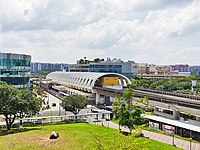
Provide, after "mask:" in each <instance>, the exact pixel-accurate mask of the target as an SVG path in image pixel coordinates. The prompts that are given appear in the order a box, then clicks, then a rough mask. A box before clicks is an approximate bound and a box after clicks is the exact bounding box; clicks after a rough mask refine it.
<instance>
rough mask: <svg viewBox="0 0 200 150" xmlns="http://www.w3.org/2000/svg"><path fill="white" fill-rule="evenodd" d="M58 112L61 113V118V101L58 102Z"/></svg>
mask: <svg viewBox="0 0 200 150" xmlns="http://www.w3.org/2000/svg"><path fill="white" fill-rule="evenodd" d="M58 111H59V116H60V100H58Z"/></svg>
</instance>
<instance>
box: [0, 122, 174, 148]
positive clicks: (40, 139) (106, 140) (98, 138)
mask: <svg viewBox="0 0 200 150" xmlns="http://www.w3.org/2000/svg"><path fill="white" fill-rule="evenodd" d="M52 131H56V132H58V133H59V136H60V137H59V138H58V139H56V140H49V135H50V133H51V132H52ZM130 138H131V137H129V136H128V137H127V136H124V135H122V134H121V133H119V132H118V130H115V129H110V128H107V127H101V126H95V125H89V124H84V123H79V124H61V125H48V126H38V127H29V128H26V131H25V132H20V133H13V134H8V135H2V136H0V149H2V150H10V149H12V150H15V149H19V150H36V149H42V150H47V149H48V150H49V149H50V150H82V149H83V150H88V149H91V150H95V149H103V148H104V149H109V150H111V149H119V148H117V146H121V147H123V145H124V144H127V145H130V146H131V147H134V146H135V147H136V148H137V149H149V150H155V149H156V150H163V149H165V150H175V149H178V148H176V147H173V146H171V145H167V144H163V143H161V142H157V141H154V140H150V139H146V138H134V139H130ZM131 142H132V143H131ZM114 143H116V144H114ZM130 143H131V144H132V145H131V144H130ZM114 145H116V147H114ZM129 149H131V148H129Z"/></svg>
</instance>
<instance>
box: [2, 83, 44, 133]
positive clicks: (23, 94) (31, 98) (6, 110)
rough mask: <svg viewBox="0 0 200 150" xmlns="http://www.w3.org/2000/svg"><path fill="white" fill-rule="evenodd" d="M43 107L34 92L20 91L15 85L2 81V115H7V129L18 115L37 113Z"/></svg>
mask: <svg viewBox="0 0 200 150" xmlns="http://www.w3.org/2000/svg"><path fill="white" fill-rule="evenodd" d="M40 108H41V100H40V99H38V98H36V95H35V94H34V93H31V92H29V91H20V90H18V89H17V88H15V87H14V86H11V85H8V84H6V83H4V82H0V115H4V116H5V121H6V127H7V130H10V129H11V126H12V124H13V123H14V121H15V119H16V117H21V118H22V117H24V116H25V115H29V114H30V113H32V114H35V113H37V112H38V111H39V110H40Z"/></svg>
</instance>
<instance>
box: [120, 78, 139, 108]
mask: <svg viewBox="0 0 200 150" xmlns="http://www.w3.org/2000/svg"><path fill="white" fill-rule="evenodd" d="M135 88H136V80H134V79H132V80H131V84H128V87H127V89H126V91H125V92H124V94H123V96H122V99H124V100H125V101H126V103H127V104H128V109H129V111H131V109H132V105H133V104H132V101H133V98H134V96H135V94H134V90H135Z"/></svg>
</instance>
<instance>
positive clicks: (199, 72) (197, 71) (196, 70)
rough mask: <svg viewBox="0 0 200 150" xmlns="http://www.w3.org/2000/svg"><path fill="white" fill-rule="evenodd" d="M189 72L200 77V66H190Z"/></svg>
mask: <svg viewBox="0 0 200 150" xmlns="http://www.w3.org/2000/svg"><path fill="white" fill-rule="evenodd" d="M189 71H190V72H194V73H195V74H196V75H199V76H200V66H190V67H189Z"/></svg>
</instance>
